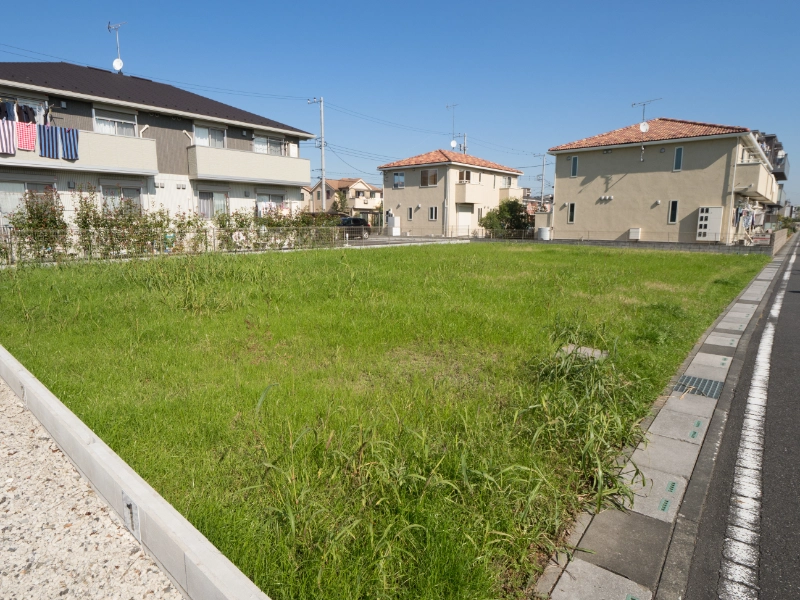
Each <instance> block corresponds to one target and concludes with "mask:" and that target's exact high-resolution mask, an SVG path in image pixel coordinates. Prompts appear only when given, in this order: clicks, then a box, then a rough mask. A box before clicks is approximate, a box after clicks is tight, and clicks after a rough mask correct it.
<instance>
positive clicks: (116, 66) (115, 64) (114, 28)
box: [108, 21, 127, 73]
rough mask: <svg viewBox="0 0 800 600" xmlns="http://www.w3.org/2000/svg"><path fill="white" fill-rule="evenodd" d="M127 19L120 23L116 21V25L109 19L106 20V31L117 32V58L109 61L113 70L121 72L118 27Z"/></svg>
mask: <svg viewBox="0 0 800 600" xmlns="http://www.w3.org/2000/svg"><path fill="white" fill-rule="evenodd" d="M126 23H127V21H123V22H122V23H117V24H116V25H112V24H111V21H109V22H108V33H111V32H112V31H113V32H114V33H115V34H117V58H115V59H114V62H113V63H111V64H112V66H113V67H114V70H115V71H117V72H118V73H122V59H121V58H120V56H119V28H120V27H122V26H123V25H125V24H126Z"/></svg>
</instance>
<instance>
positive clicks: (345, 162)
mask: <svg viewBox="0 0 800 600" xmlns="http://www.w3.org/2000/svg"><path fill="white" fill-rule="evenodd" d="M331 152H333V153H334V154H335V155H336V158H338V159H339V160H340V161H342V162H343V163H344V164H346V165H347V166H348V167H350V168H351V169H355V170H356V171H358V172H359V173H364V174H365V175H375V172H374V171H372V172H370V171H362V170H361V169H359V168H357V167H354V166H353V165H351V164H350V163H349V162H347V161H346V160H345V159H343V158H342V157H341V156H339V155H338V154H337V152H336V150H334V149H333V148H331Z"/></svg>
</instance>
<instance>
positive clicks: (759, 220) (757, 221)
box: [753, 212, 764, 227]
mask: <svg viewBox="0 0 800 600" xmlns="http://www.w3.org/2000/svg"><path fill="white" fill-rule="evenodd" d="M763 224H764V213H763V212H760V213H756V214H755V217H754V218H753V225H755V226H756V227H758V226H760V225H763Z"/></svg>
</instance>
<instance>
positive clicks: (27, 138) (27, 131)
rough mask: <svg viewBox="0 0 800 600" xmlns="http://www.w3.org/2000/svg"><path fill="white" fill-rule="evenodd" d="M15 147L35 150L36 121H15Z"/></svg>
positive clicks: (30, 150)
mask: <svg viewBox="0 0 800 600" xmlns="http://www.w3.org/2000/svg"><path fill="white" fill-rule="evenodd" d="M17 147H18V148H19V149H20V150H28V151H29V152H33V151H34V150H36V123H17Z"/></svg>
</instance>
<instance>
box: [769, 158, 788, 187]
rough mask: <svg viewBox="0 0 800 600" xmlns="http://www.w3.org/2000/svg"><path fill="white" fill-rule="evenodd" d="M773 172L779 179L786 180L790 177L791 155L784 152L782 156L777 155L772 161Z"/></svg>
mask: <svg viewBox="0 0 800 600" xmlns="http://www.w3.org/2000/svg"><path fill="white" fill-rule="evenodd" d="M772 174H773V175H775V179H777V180H778V181H786V180H787V179H789V155H788V154H784V155H783V156H781V157H779V158H778V157H776V158H775V160H774V161H773V162H772Z"/></svg>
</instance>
